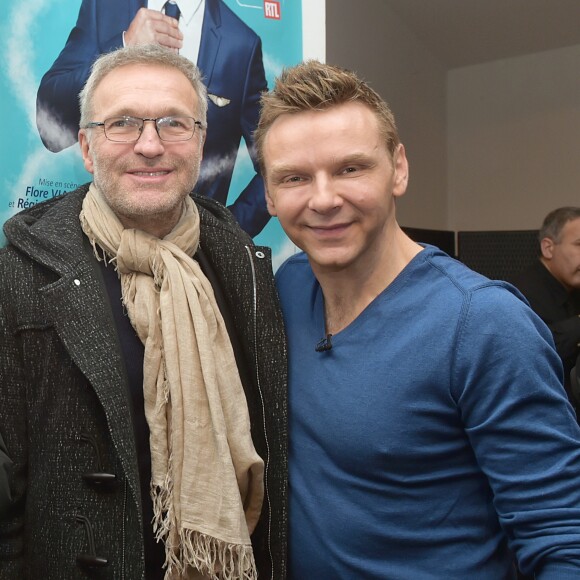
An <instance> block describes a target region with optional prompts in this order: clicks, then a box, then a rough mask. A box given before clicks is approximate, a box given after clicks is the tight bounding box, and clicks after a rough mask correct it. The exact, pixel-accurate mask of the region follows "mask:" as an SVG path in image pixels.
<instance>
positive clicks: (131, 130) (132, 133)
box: [105, 117, 143, 142]
mask: <svg viewBox="0 0 580 580" xmlns="http://www.w3.org/2000/svg"><path fill="white" fill-rule="evenodd" d="M142 125H143V121H142V120H141V119H137V118H135V117H113V118H112V119H106V120H105V136H106V137H107V139H109V140H110V141H121V142H123V141H137V139H139V135H140V134H141V126H142Z"/></svg>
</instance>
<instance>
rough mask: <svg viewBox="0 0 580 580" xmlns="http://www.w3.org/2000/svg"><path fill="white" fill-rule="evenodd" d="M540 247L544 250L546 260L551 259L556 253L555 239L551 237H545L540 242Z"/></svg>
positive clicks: (543, 254)
mask: <svg viewBox="0 0 580 580" xmlns="http://www.w3.org/2000/svg"><path fill="white" fill-rule="evenodd" d="M540 249H541V250H542V256H543V257H544V258H545V259H546V260H551V259H552V255H553V253H554V240H552V239H551V238H543V239H542V241H541V242H540Z"/></svg>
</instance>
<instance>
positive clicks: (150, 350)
mask: <svg viewBox="0 0 580 580" xmlns="http://www.w3.org/2000/svg"><path fill="white" fill-rule="evenodd" d="M80 106H81V119H80V127H81V128H80V130H79V134H78V136H79V144H80V147H81V151H82V157H83V161H84V165H85V167H86V169H87V170H88V171H89V172H90V173H92V174H93V181H92V183H90V184H87V185H85V186H82V187H80V188H79V189H77V190H76V191H74V192H71V193H69V194H67V195H65V196H63V197H62V198H58V199H54V200H51V201H48V202H46V203H44V204H39V205H37V206H35V207H34V208H32V209H31V210H25V211H24V212H22V213H20V214H17V215H16V216H15V217H14V218H12V219H11V220H9V222H7V224H6V226H5V233H6V237H7V239H8V242H9V244H8V246H7V247H6V248H4V249H3V250H1V251H0V280H1V282H0V399H1V400H2V405H1V406H0V436H1V437H3V439H4V441H5V443H6V451H7V453H8V455H9V456H10V459H11V460H12V461H13V466H12V469H11V471H10V481H9V485H10V492H11V496H12V503H11V504H10V506H9V508H8V510H7V511H6V513H3V514H1V515H0V577H2V578H23V579H24V578H40V577H42V578H45V579H55V580H57V579H58V580H62V579H63V578H76V577H80V576H81V575H82V574H85V575H96V576H97V577H99V578H111V579H119V578H131V579H133V578H147V579H158V578H166V579H170V578H218V577H219V578H230V579H235V578H244V579H255V578H257V576H258V574H259V576H260V578H284V577H285V574H286V570H285V562H286V548H285V545H286V544H285V542H286V528H285V526H286V520H287V510H286V416H287V412H286V395H285V390H286V370H285V369H286V361H285V340H284V334H283V328H282V321H281V315H280V312H279V309H278V302H277V298H276V292H275V288H274V284H273V279H272V266H271V262H270V255H269V250H268V249H267V248H259V247H256V246H254V245H253V243H252V241H251V238H250V237H249V235H247V234H246V233H244V232H243V231H242V230H241V228H240V227H239V226H238V225H237V224H236V222H235V220H234V218H233V216H232V215H231V214H230V212H229V211H228V210H227V209H225V208H224V207H223V206H222V205H221V204H219V203H218V202H216V201H213V200H210V199H208V198H206V197H203V196H197V195H195V194H192V193H191V192H192V190H193V189H194V187H195V184H196V181H197V179H198V176H199V170H200V163H201V159H202V152H203V145H204V140H205V136H206V114H207V101H206V89H205V87H204V85H203V84H202V82H201V80H200V73H199V71H198V69H197V67H196V66H195V65H194V64H192V62H191V61H190V60H188V59H186V58H185V57H182V56H180V55H178V54H176V53H175V52H172V51H170V50H168V49H167V48H163V47H160V46H157V45H143V46H139V47H127V48H122V49H119V50H118V51H115V52H111V53H109V54H107V55H104V56H102V57H100V58H99V59H98V60H97V61H96V62H95V65H94V66H93V69H92V73H91V76H90V77H89V79H88V81H87V83H86V85H85V87H84V89H83V90H82V91H81V94H80Z"/></svg>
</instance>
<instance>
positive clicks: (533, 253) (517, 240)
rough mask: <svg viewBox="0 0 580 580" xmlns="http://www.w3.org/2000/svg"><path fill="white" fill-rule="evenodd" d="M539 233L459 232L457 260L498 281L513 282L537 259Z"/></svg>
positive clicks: (531, 231)
mask: <svg viewBox="0 0 580 580" xmlns="http://www.w3.org/2000/svg"><path fill="white" fill-rule="evenodd" d="M538 254H539V242H538V230H513V231H488V232H457V255H458V258H459V259H460V260H461V261H462V262H463V263H464V264H466V265H467V266H469V267H470V268H471V269H473V270H475V271H476V272H479V273H480V274H483V275H484V276H487V277H488V278H492V279H495V280H508V281H510V280H511V279H512V278H513V276H515V275H516V274H518V273H519V272H521V271H522V270H524V269H525V268H527V267H528V266H529V265H530V264H532V263H533V262H534V261H535V260H537V259H538Z"/></svg>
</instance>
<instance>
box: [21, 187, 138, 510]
mask: <svg viewBox="0 0 580 580" xmlns="http://www.w3.org/2000/svg"><path fill="white" fill-rule="evenodd" d="M85 193H86V188H85V187H83V188H81V189H80V190H77V191H75V192H71V193H69V194H67V196H66V197H65V198H63V199H61V200H59V211H58V212H51V211H50V210H49V211H47V212H46V213H45V214H44V216H43V218H42V220H41V221H39V222H38V223H37V224H36V226H37V227H36V226H34V227H32V228H30V232H31V234H32V235H31V237H30V238H29V239H28V240H26V241H25V242H24V243H23V244H24V245H23V246H22V248H21V249H23V250H24V251H26V253H28V254H29V255H30V256H31V257H32V258H33V259H35V260H37V261H39V262H40V263H42V264H43V265H44V266H46V267H47V268H49V269H51V270H53V271H54V272H56V273H57V274H58V275H59V279H58V280H57V281H56V282H54V283H52V284H50V285H48V286H45V287H44V288H42V289H41V292H42V293H43V296H44V299H45V303H46V308H47V313H46V314H47V317H48V319H49V320H52V321H53V324H54V327H55V330H56V331H57V333H58V335H59V337H60V338H61V340H62V342H63V344H64V346H65V348H66V350H67V351H68V353H69V355H70V357H71V359H72V360H73V361H74V363H75V364H76V365H77V367H78V368H79V369H80V371H81V372H82V373H83V375H84V376H85V377H86V378H87V380H88V381H89V382H90V384H91V386H92V387H93V389H94V391H95V393H96V394H97V396H98V398H99V401H100V402H101V405H102V407H103V409H104V412H105V414H106V417H107V423H108V425H109V431H110V434H111V437H112V440H113V443H114V445H115V448H116V450H117V453H118V454H119V458H120V460H121V462H122V464H123V467H124V469H125V473H126V476H127V479H128V482H129V485H130V487H131V488H132V489H133V492H134V496H135V498H136V499H137V500H138V499H139V497H140V492H139V480H138V467H137V456H136V451H135V442H134V435H133V428H132V422H131V420H130V418H131V410H130V406H129V405H130V403H129V400H128V395H127V392H128V388H127V384H126V377H125V370H124V362H123V361H122V359H121V352H120V348H119V346H118V344H119V343H118V337H117V334H116V329H115V327H114V325H113V321H112V316H110V315H109V312H110V305H109V304H108V302H107V296H106V291H105V289H104V287H103V283H102V281H101V280H100V278H99V276H98V273H97V267H98V266H97V265H96V264H95V263H94V262H93V258H92V256H91V254H90V252H91V251H92V250H91V248H90V246H89V245H88V242H87V241H86V238H85V236H84V234H83V233H82V231H81V228H80V223H79V218H78V216H79V213H80V210H81V205H82V200H83V198H84V195H85ZM27 245H28V247H26V246H27Z"/></svg>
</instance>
